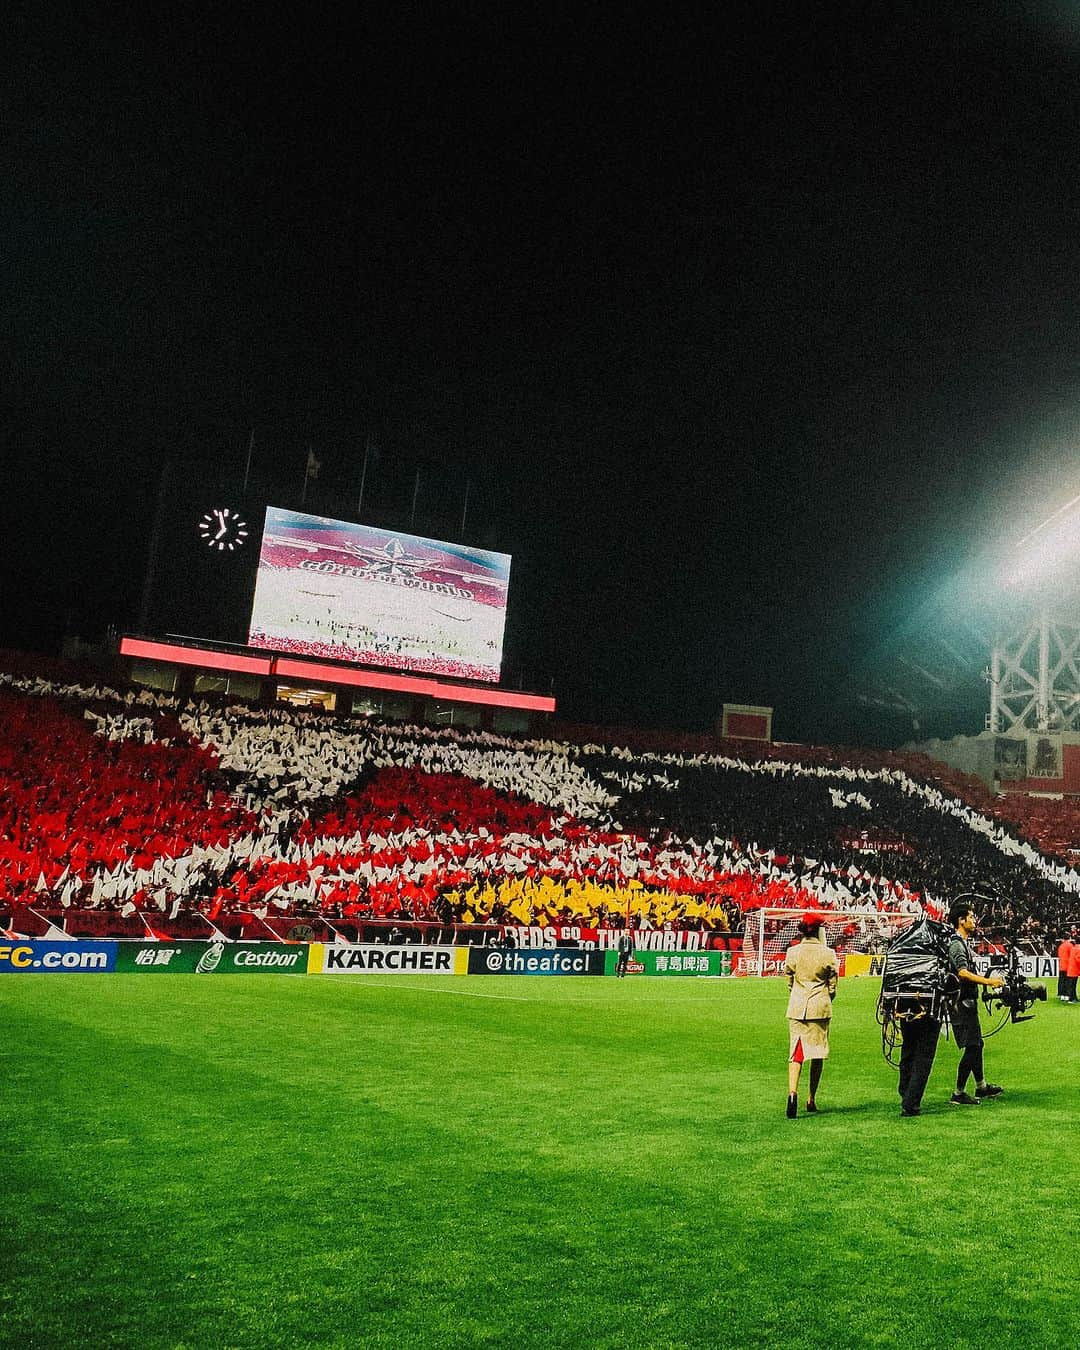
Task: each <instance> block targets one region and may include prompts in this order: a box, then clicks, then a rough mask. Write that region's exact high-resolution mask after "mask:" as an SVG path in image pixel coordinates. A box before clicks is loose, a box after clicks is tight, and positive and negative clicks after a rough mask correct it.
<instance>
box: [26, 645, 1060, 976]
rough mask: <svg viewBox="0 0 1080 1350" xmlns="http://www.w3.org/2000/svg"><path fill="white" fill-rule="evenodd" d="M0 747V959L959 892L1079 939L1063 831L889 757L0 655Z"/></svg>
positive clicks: (907, 902) (693, 917) (705, 920)
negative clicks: (13, 942)
mask: <svg viewBox="0 0 1080 1350" xmlns="http://www.w3.org/2000/svg"><path fill="white" fill-rule="evenodd" d="M0 725H2V727H3V732H2V735H0V927H3V928H4V929H5V930H7V932H8V933H9V934H11V933H18V934H21V935H26V936H37V937H41V936H58V935H60V934H61V933H63V934H64V935H67V936H92V937H104V936H120V937H132V938H144V937H147V936H159V937H170V938H182V937H191V938H196V937H197V938H206V937H208V936H215V935H216V936H221V937H226V938H232V939H239V938H249V939H269V938H288V937H290V936H292V937H297V936H299V935H303V936H307V937H314V938H316V939H320V940H328V941H335V940H343V941H357V940H360V941H368V942H370V941H380V940H383V941H385V940H391V941H395V942H397V941H422V942H459V943H460V942H474V943H488V942H494V941H509V940H518V941H525V940H528V939H529V936H530V935H531V937H532V938H533V939H535V938H536V936H537V934H540V935H543V934H544V933H546V932H548V931H549V930H553V931H554V932H556V933H557V934H558V935H559V937H558V940H559V942H560V943H562V942H563V941H574V940H583V941H594V942H598V943H599V944H600V945H614V942H615V940H616V939H617V935H618V933H619V931H621V930H622V929H623V928H624V927H627V926H629V927H632V928H634V929H637V930H638V931H639V932H640V933H642V934H644V933H649V932H656V931H657V930H660V931H665V930H666V931H670V932H676V933H680V934H697V935H698V937H697V939H696V942H697V943H698V944H699V945H701V946H705V947H708V946H725V945H732V946H734V945H736V944H737V941H738V935H740V934H741V933H742V932H743V930H744V929H745V927H746V919H747V916H748V915H749V914H753V913H756V912H757V911H758V910H760V909H761V908H762V907H769V908H785V909H792V910H800V909H805V908H810V907H812V908H815V909H824V910H829V909H833V910H852V909H858V910H862V911H865V912H866V918H865V919H861V920H858V921H857V922H858V924H859V925H860V926H861V927H862V928H864V929H866V930H867V931H865V932H861V933H856V932H855V931H854V928H852V929H851V931H850V932H849V933H845V931H843V930H842V931H840V932H839V933H838V934H837V935H836V938H835V940H836V941H838V942H839V943H840V945H842V944H843V942H844V940H845V936H850V938H851V939H852V941H854V940H855V939H856V937H858V938H860V939H862V940H863V943H862V945H865V939H866V938H867V935H868V934H869V936H870V937H871V939H872V938H874V936H875V935H876V934H877V933H878V930H877V927H876V925H875V922H874V918H873V916H874V915H875V914H877V913H884V912H888V913H895V912H900V913H904V914H909V915H912V916H916V915H920V914H923V913H929V914H931V915H932V916H935V917H938V916H940V915H942V913H943V912H944V911H945V910H946V909H947V907H948V904H949V902H950V900H951V898H952V897H954V896H955V895H956V894H958V893H960V892H961V891H966V890H969V889H970V888H971V887H972V885H973V884H975V883H979V884H981V885H982V886H984V887H987V888H990V889H992V890H993V891H994V892H996V893H997V895H998V896H999V897H1001V903H1000V908H999V911H998V913H997V914H996V915H995V918H996V919H997V921H999V922H1000V923H1002V924H1004V925H1007V926H1008V928H1009V930H1010V931H1011V932H1012V933H1013V934H1014V935H1016V936H1019V937H1021V938H1025V939H1027V941H1028V942H1029V943H1030V944H1031V946H1032V947H1033V948H1035V949H1040V948H1041V949H1043V950H1047V951H1049V950H1052V948H1053V944H1054V941H1055V939H1056V938H1057V937H1058V936H1059V935H1060V934H1062V933H1065V932H1068V931H1070V929H1071V928H1072V927H1073V926H1074V925H1075V924H1076V922H1077V918H1078V899H1077V894H1078V891H1080V873H1078V872H1077V871H1076V870H1075V869H1074V867H1073V866H1072V865H1071V863H1070V861H1069V857H1070V855H1069V853H1068V851H1067V850H1068V849H1070V848H1071V846H1072V841H1073V840H1074V839H1076V838H1077V837H1080V814H1078V813H1077V811H1076V809H1075V808H1071V807H1069V806H1068V805H1067V804H1066V803H1053V804H1047V803H1040V804H1039V805H1038V807H1037V808H1028V807H1025V806H1024V804H1023V803H1022V802H1017V801H1015V800H1012V799H1003V798H994V797H992V796H991V795H990V794H989V793H988V792H987V791H986V790H985V789H984V788H983V787H982V786H981V785H980V784H979V783H978V782H977V780H972V779H968V778H964V777H962V776H960V775H957V774H954V773H951V772H950V771H949V770H946V769H944V768H943V767H942V766H940V765H937V764H934V763H932V762H931V761H929V760H927V759H925V758H923V757H920V756H912V755H904V754H901V753H899V752H871V751H860V750H847V751H844V750H838V749H824V748H813V747H806V746H773V745H768V744H750V743H747V742H718V741H707V740H706V739H705V738H700V739H698V740H695V739H694V738H691V737H683V738H681V739H680V740H678V741H668V742H667V747H666V748H664V743H663V742H664V738H662V737H659V736H648V735H640V736H637V737H635V736H634V735H633V734H631V733H620V734H618V736H617V737H614V736H613V737H612V741H615V740H618V741H619V742H620V743H612V742H608V743H603V742H602V741H601V740H600V739H599V738H596V739H588V738H587V737H586V736H584V735H582V732H583V731H584V730H585V729H580V728H579V729H572V728H562V729H560V733H559V735H558V736H554V735H552V736H549V737H542V738H535V739H526V738H521V739H519V738H514V737H508V736H500V735H495V734H492V733H487V732H483V731H476V730H459V729H451V728H431V727H422V726H412V725H406V724H402V723H389V722H381V721H378V720H375V719H371V718H365V717H355V718H352V719H345V718H337V717H333V716H330V715H327V714H323V713H317V712H313V711H309V710H296V709H291V708H284V707H282V708H271V709H268V708H261V707H253V706H241V705H231V706H230V705H228V704H227V703H226V702H224V701H218V702H215V701H213V700H212V699H209V698H207V697H206V696H201V697H200V698H198V699H196V700H193V701H191V702H187V703H181V702H179V701H178V700H177V699H176V698H175V697H174V696H172V695H166V694H160V693H156V692H152V691H149V690H146V689H135V688H130V687H124V686H122V685H120V684H116V683H110V684H103V683H101V682H100V681H99V682H96V683H95V682H93V681H91V680H88V679H87V678H86V676H85V674H83V673H80V672H76V671H71V670H64V669H62V668H60V667H58V666H48V665H47V663H46V662H45V661H44V660H43V659H40V658H28V657H19V656H18V655H17V654H11V653H9V654H5V655H4V656H3V658H0ZM594 735H595V733H594ZM1051 805H1052V806H1055V807H1057V808H1058V810H1057V811H1056V812H1050V811H1049V806H1051ZM1018 807H1019V809H1018ZM1047 837H1050V838H1052V841H1053V845H1054V848H1055V849H1060V850H1061V852H1055V851H1053V850H1052V849H1051V848H1050V847H1049V846H1048V845H1047V842H1046V838H1047ZM1063 841H1067V842H1063ZM885 931H886V930H885V928H884V927H882V928H881V930H880V935H882V936H883V935H884V934H885Z"/></svg>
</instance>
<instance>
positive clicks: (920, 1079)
mask: <svg viewBox="0 0 1080 1350" xmlns="http://www.w3.org/2000/svg"><path fill="white" fill-rule="evenodd" d="M940 1035H941V1023H940V1022H939V1021H937V1019H936V1018H933V1017H916V1018H912V1020H911V1021H908V1022H904V1023H903V1025H902V1028H901V1037H902V1039H901V1041H900V1105H901V1106H902V1107H903V1108H904V1110H905V1111H917V1110H918V1109H919V1104H920V1103H921V1102H922V1097H923V1093H924V1092H925V1091H926V1084H927V1081H928V1080H929V1078H930V1070H931V1069H932V1068H933V1067H934V1056H935V1055H936V1054H937V1047H938V1037H939V1036H940Z"/></svg>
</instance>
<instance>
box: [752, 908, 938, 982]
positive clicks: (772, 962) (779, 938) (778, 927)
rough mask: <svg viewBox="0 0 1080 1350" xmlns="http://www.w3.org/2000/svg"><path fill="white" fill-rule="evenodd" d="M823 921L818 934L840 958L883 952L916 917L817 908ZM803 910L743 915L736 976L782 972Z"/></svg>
mask: <svg viewBox="0 0 1080 1350" xmlns="http://www.w3.org/2000/svg"><path fill="white" fill-rule="evenodd" d="M816 912H817V913H819V914H821V915H822V916H823V918H824V920H825V922H824V923H823V924H822V932H821V936H822V938H823V939H824V940H825V942H826V943H827V944H828V945H829V946H830V947H832V948H833V950H834V951H835V952H836V954H837V956H839V957H840V958H841V970H843V961H844V959H846V957H848V956H849V955H851V954H852V953H853V952H860V953H867V954H869V955H876V954H878V953H881V952H884V950H885V948H886V947H887V946H888V945H889V943H890V942H891V941H892V939H893V938H894V937H895V936H896V935H897V933H902V932H904V930H905V929H907V928H909V927H910V926H911V925H912V924H913V923H914V922H915V920H916V918H918V917H919V916H918V915H916V914H902V913H901V912H900V911H899V910H890V909H885V910H882V909H829V910H818V911H816ZM805 913H806V910H805V909H755V910H751V911H750V912H749V913H748V914H747V916H746V928H745V930H744V932H743V945H742V952H741V954H740V955H739V957H738V959H737V961H736V964H735V973H736V974H737V975H782V974H783V972H784V957H785V955H786V954H787V950H788V948H789V947H790V946H791V945H792V944H793V943H794V942H797V941H798V940H799V939H800V937H801V936H802V935H801V934H800V932H799V920H800V919H801V918H802V916H803V915H804V914H805Z"/></svg>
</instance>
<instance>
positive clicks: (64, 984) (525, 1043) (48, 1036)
mask: <svg viewBox="0 0 1080 1350" xmlns="http://www.w3.org/2000/svg"><path fill="white" fill-rule="evenodd" d="M785 993H786V991H785V987H784V985H783V983H782V982H781V981H777V980H769V981H752V980H747V981H738V980H727V981H716V980H689V979H687V980H662V979H656V980H647V979H642V978H637V979H633V978H632V979H629V980H626V981H615V980H611V979H565V978H564V979H552V978H541V979H535V978H534V979H529V978H519V979H508V978H485V979H475V978H474V979H471V980H465V979H449V978H442V979H440V978H437V977H399V978H396V979H394V978H383V977H354V978H349V977H338V978H335V977H329V978H317V977H310V978H303V977H291V978H290V977H277V976H273V977H272V976H225V977H212V978H206V979H202V978H192V977H190V976H171V975H159V976H155V977H154V978H138V977H134V976H123V975H119V976H87V975H82V976H76V975H65V976H40V975H21V976H16V975H9V976H6V977H4V978H3V979H0V1061H2V1062H0V1071H2V1096H0V1144H2V1146H3V1157H4V1159H5V1162H6V1169H5V1187H4V1190H5V1195H4V1198H3V1202H2V1209H0V1213H2V1224H0V1232H2V1233H3V1235H4V1236H3V1238H2V1241H0V1343H3V1344H10V1345H13V1346H99V1345H118V1346H139V1347H151V1346H190V1347H195V1346H278V1345H282V1346H291V1345H304V1344H319V1345H337V1346H386V1347H390V1346H394V1347H398V1346H412V1345H416V1346H458V1345H460V1346H471V1345H500V1346H503V1345H505V1346H515V1347H517V1346H545V1347H548V1346H581V1345H588V1346H600V1347H617V1346H684V1345H685V1346H757V1345H761V1346H765V1345H782V1346H807V1347H810V1346H813V1347H821V1346H828V1347H839V1346H903V1347H918V1346H935V1347H941V1346H964V1345H971V1346H982V1347H985V1346H987V1345H1000V1344H1009V1345H1031V1346H1039V1347H1044V1346H1050V1345H1070V1346H1074V1345H1075V1344H1076V1329H1077V1312H1076V1309H1077V1297H1078V1293H1077V1291H1078V1284H1080V1264H1078V1256H1077V1253H1078V1251H1080V1243H1078V1242H1077V1236H1076V1218H1077V1208H1076V1165H1077V1160H1078V1159H1080V1134H1078V1127H1077V1116H1078V1107H1080V1079H1078V1065H1080V1054H1078V1042H1080V1006H1073V1007H1065V1006H1062V1005H1061V1004H1059V1003H1057V1002H1056V1001H1055V1000H1054V999H1053V995H1052V994H1051V1001H1050V1002H1048V1003H1046V1004H1042V1005H1039V1007H1038V1008H1037V1016H1036V1020H1035V1021H1033V1022H1030V1023H1027V1024H1025V1025H1023V1026H1017V1027H1008V1028H1006V1029H1005V1030H1004V1031H1002V1033H1001V1034H1000V1035H999V1036H997V1037H995V1038H994V1039H993V1040H991V1041H990V1042H988V1045H987V1063H988V1067H989V1070H990V1076H991V1078H993V1079H994V1080H996V1081H999V1082H1003V1083H1004V1084H1005V1085H1006V1087H1007V1095H1006V1096H1004V1097H1003V1098H1002V1099H1001V1100H999V1101H996V1102H990V1103H986V1104H984V1105H982V1106H980V1107H979V1108H978V1109H960V1108H955V1107H950V1106H948V1105H947V1104H946V1098H947V1095H948V1093H949V1091H950V1090H951V1085H952V1076H953V1071H954V1069H955V1064H956V1059H957V1053H956V1050H955V1047H954V1046H953V1045H952V1044H951V1043H948V1044H944V1043H943V1044H942V1046H941V1048H940V1051H939V1054H938V1060H937V1065H936V1067H935V1071H934V1076H933V1078H932V1079H931V1084H930V1088H929V1090H928V1093H927V1097H926V1101H925V1103H924V1115H923V1116H922V1117H921V1118H919V1119H918V1120H902V1119H900V1117H899V1115H898V1099H897V1096H896V1079H895V1074H894V1072H893V1071H892V1070H891V1069H889V1068H888V1067H887V1066H886V1065H885V1064H884V1062H883V1061H882V1058H881V1051H880V1038H879V1030H878V1027H877V1024H876V1022H875V1020H874V1002H875V999H876V994H877V986H876V982H874V981H871V980H869V979H867V980H852V981H848V982H842V983H841V989H840V995H839V998H838V1000H837V1006H836V1021H835V1026H834V1032H833V1055H832V1059H831V1060H830V1062H829V1064H828V1065H827V1067H826V1071H825V1077H824V1080H823V1083H822V1089H821V1093H820V1102H821V1106H822V1108H823V1110H822V1114H821V1115H820V1116H818V1117H816V1118H815V1117H806V1116H805V1115H801V1116H800V1118H799V1119H798V1120H797V1121H794V1122H792V1121H788V1120H787V1119H785V1117H784V1113H783V1108H784V1099H785V1093H786V1064H785V1057H786V1048H787V1039H786V1038H787V1031H786V1024H785V1022H784V1017H783V1012H784V1005H785ZM804 1087H805V1084H804ZM803 1096H805V1092H804V1093H803ZM800 1106H801V1103H800Z"/></svg>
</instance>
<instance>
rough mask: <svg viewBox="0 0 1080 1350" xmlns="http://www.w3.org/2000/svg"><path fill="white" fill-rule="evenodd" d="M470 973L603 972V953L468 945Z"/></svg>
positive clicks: (568, 948) (564, 948)
mask: <svg viewBox="0 0 1080 1350" xmlns="http://www.w3.org/2000/svg"><path fill="white" fill-rule="evenodd" d="M467 951H468V953H469V974H470V975H603V973H604V963H605V958H606V956H607V953H606V952H597V951H585V950H583V949H581V948H579V947H554V948H551V949H543V950H532V951H521V952H519V951H514V950H509V951H508V950H505V949H503V948H499V947H469V948H467Z"/></svg>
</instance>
